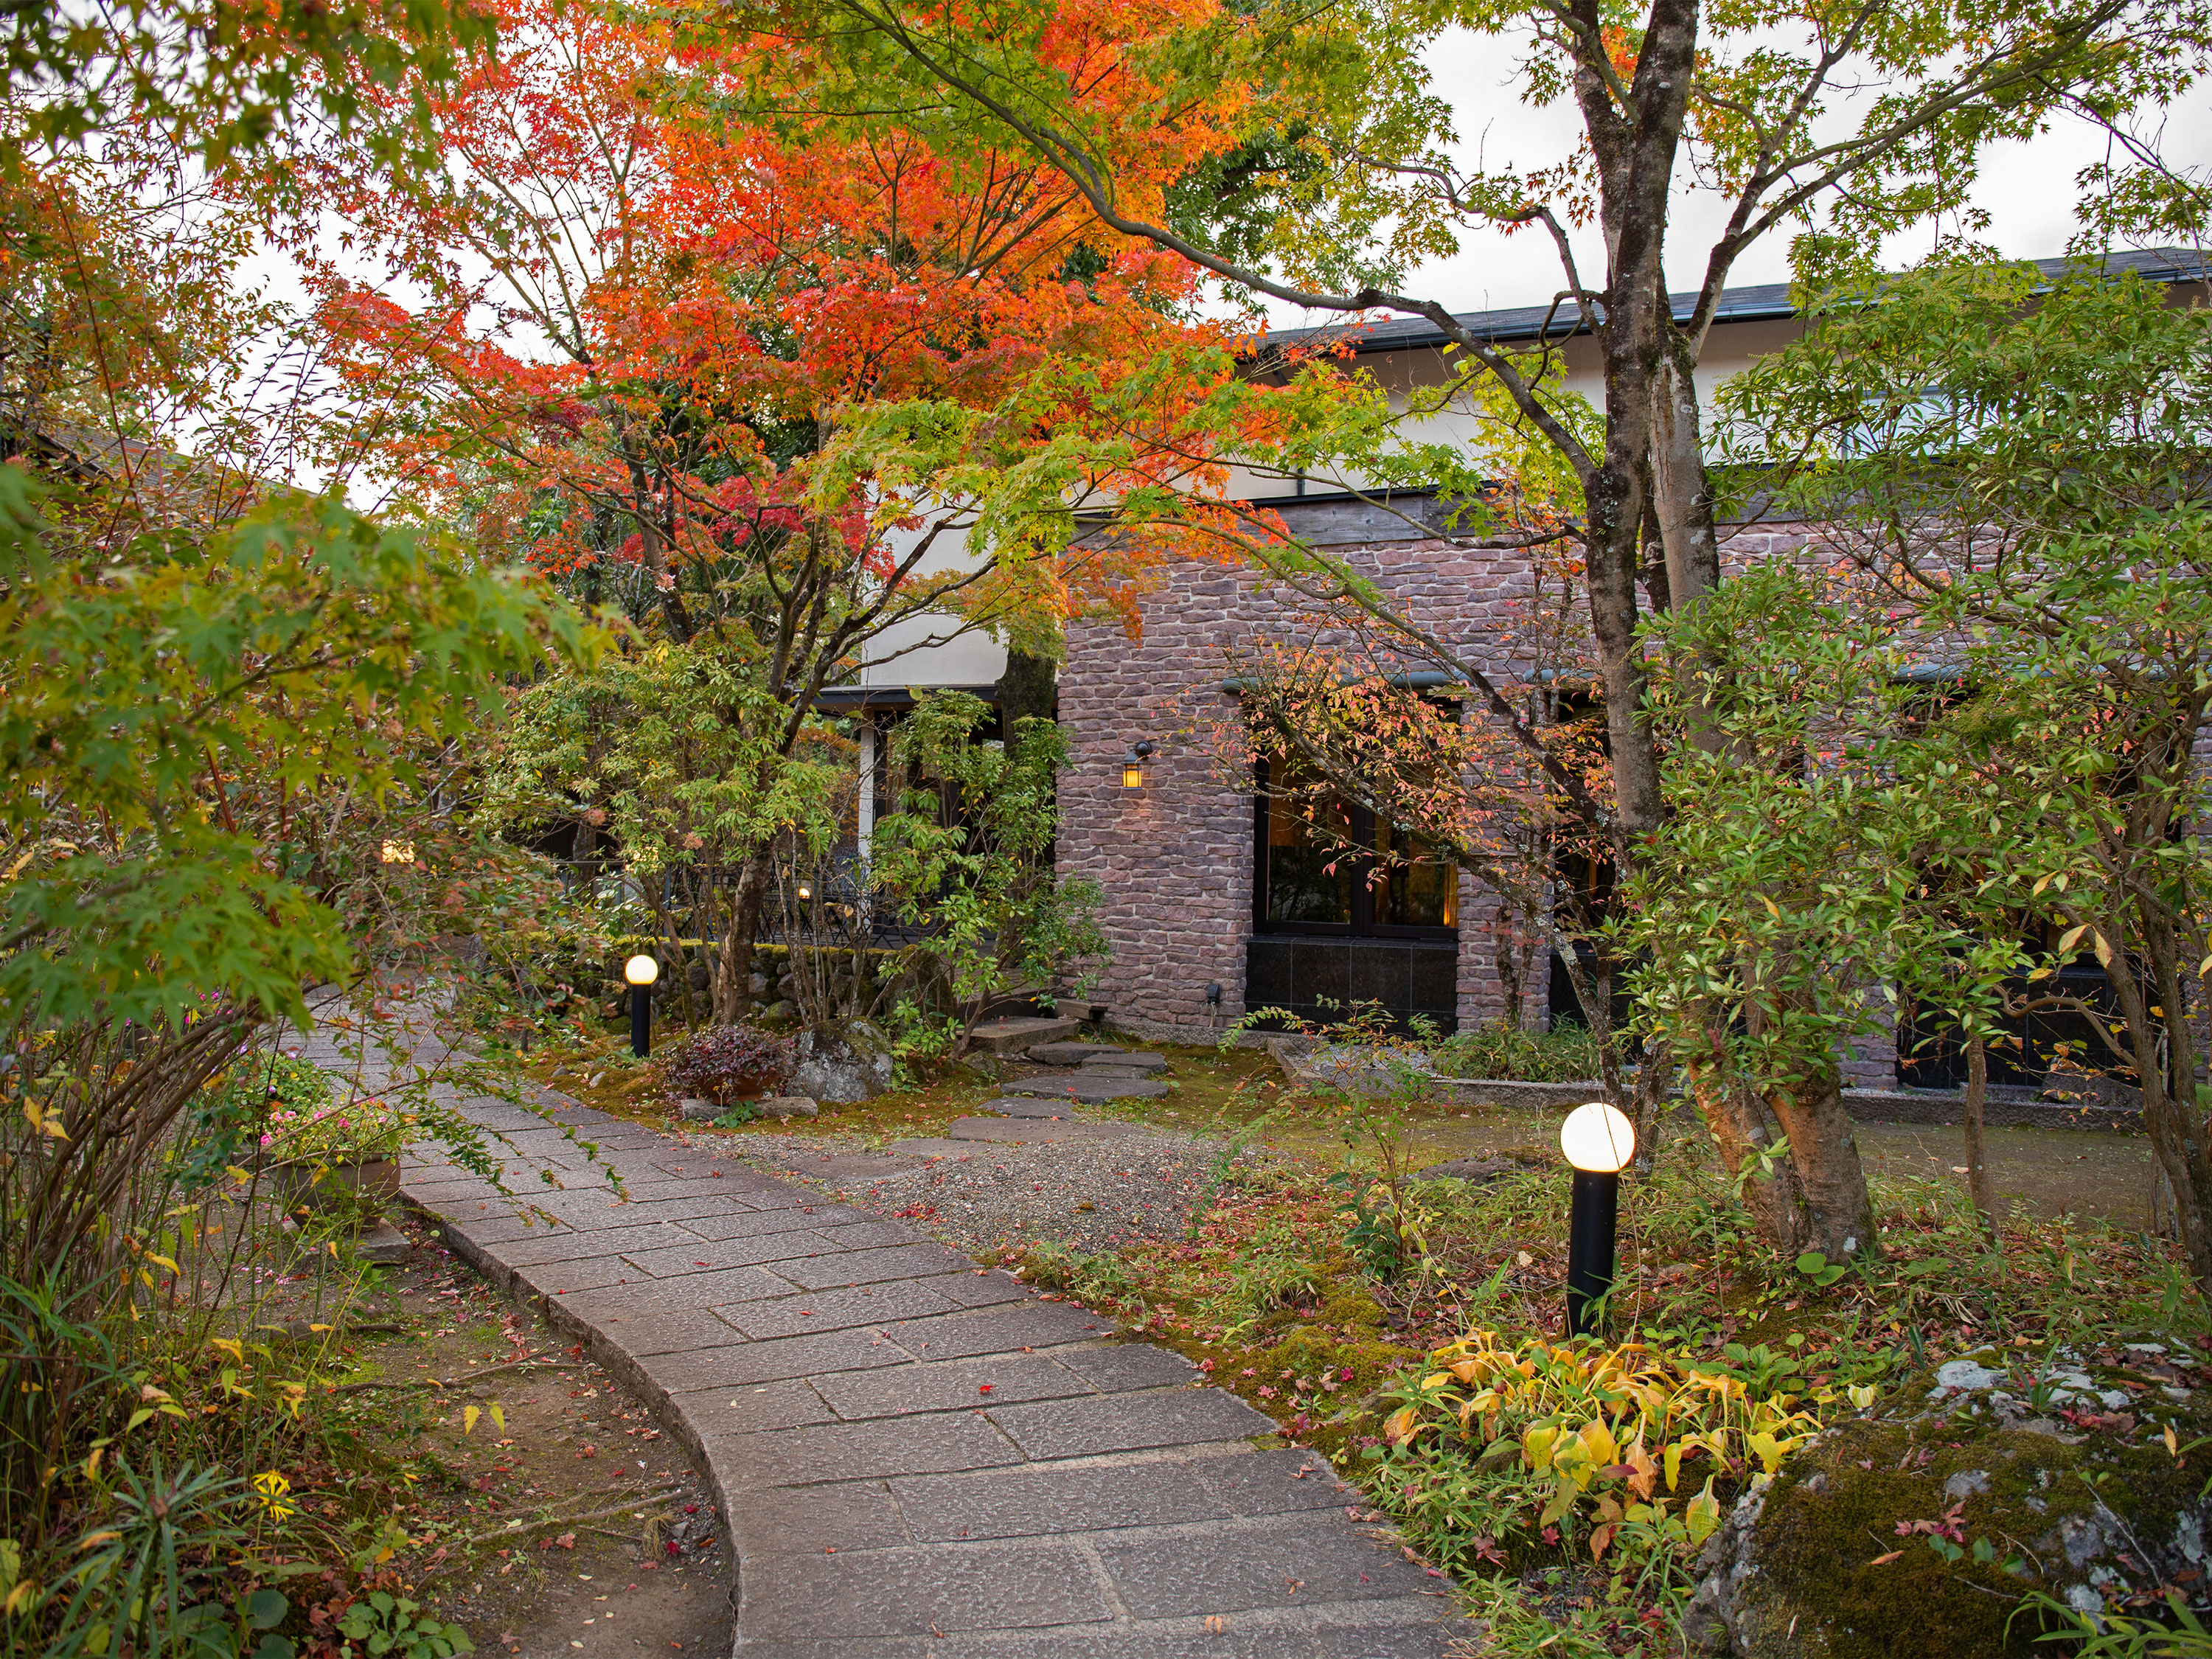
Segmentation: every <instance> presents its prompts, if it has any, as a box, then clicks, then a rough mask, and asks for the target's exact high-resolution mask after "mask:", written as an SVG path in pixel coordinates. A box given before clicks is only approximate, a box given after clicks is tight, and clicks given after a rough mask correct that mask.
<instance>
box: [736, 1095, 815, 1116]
mask: <svg viewBox="0 0 2212 1659" xmlns="http://www.w3.org/2000/svg"><path fill="white" fill-rule="evenodd" d="M750 1105H751V1107H752V1109H753V1110H754V1111H756V1112H757V1113H759V1114H760V1115H762V1116H763V1117H813V1116H815V1115H817V1114H819V1113H820V1111H821V1108H820V1107H819V1106H817V1105H816V1104H815V1103H813V1102H812V1101H811V1100H809V1099H808V1098H807V1097H805V1095H763V1096H762V1097H760V1098H759V1099H758V1100H756V1101H753V1102H750Z"/></svg>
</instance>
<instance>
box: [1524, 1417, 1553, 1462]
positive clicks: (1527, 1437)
mask: <svg viewBox="0 0 2212 1659" xmlns="http://www.w3.org/2000/svg"><path fill="white" fill-rule="evenodd" d="M1558 1438H1559V1430H1558V1429H1556V1428H1554V1427H1553V1426H1552V1425H1550V1424H1548V1423H1540V1424H1538V1425H1536V1426H1535V1427H1534V1428H1532V1429H1530V1430H1529V1431H1528V1432H1527V1433H1525V1434H1523V1435H1522V1437H1521V1455H1522V1456H1523V1457H1525V1458H1527V1459H1528V1467H1529V1468H1531V1469H1534V1471H1535V1472H1536V1473H1537V1474H1542V1473H1543V1472H1544V1471H1545V1470H1546V1469H1548V1468H1551V1467H1552V1443H1553V1441H1554V1440H1556V1439H1558Z"/></svg>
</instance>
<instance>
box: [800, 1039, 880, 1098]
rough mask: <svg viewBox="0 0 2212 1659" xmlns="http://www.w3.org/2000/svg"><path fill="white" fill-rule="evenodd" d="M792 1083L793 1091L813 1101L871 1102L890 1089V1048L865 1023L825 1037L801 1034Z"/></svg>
mask: <svg viewBox="0 0 2212 1659" xmlns="http://www.w3.org/2000/svg"><path fill="white" fill-rule="evenodd" d="M791 1083H792V1087H793V1090H794V1091H796V1092H797V1093H799V1094H803V1095H805V1096H808V1097H811V1098H812V1099H815V1100H827V1101H833V1102H836V1103H839V1104H849V1103H852V1102H854V1101H860V1100H872V1099H873V1098H874V1097H876V1096H878V1095H879V1094H881V1093H882V1092H883V1091H884V1090H886V1089H888V1088H890V1086H891V1051H890V1044H889V1043H887V1042H884V1038H883V1035H882V1033H880V1032H879V1031H878V1030H876V1029H875V1027H873V1026H872V1025H870V1024H868V1023H867V1022H866V1020H857V1019H856V1020H854V1022H853V1023H852V1024H850V1025H848V1026H847V1027H846V1028H845V1029H844V1030H843V1031H842V1032H832V1033H830V1034H829V1035H827V1036H824V1035H823V1034H822V1033H819V1032H816V1031H802V1032H800V1033H799V1068H798V1070H796V1071H795V1072H793V1073H792V1077H791Z"/></svg>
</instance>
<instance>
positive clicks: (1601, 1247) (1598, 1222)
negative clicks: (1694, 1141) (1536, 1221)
mask: <svg viewBox="0 0 2212 1659" xmlns="http://www.w3.org/2000/svg"><path fill="white" fill-rule="evenodd" d="M1559 1150H1560V1151H1561V1152H1565V1154H1566V1156H1567V1162H1568V1163H1570V1164H1573V1165H1574V1168H1575V1184H1574V1205H1573V1207H1572V1208H1571V1210H1570V1211H1569V1212H1568V1214H1567V1334H1568V1335H1569V1336H1595V1334H1597V1328H1598V1311H1599V1310H1600V1309H1601V1307H1602V1306H1603V1305H1604V1303H1605V1298H1606V1297H1607V1295H1608V1294H1610V1293H1611V1291H1612V1290H1613V1232H1614V1228H1615V1226H1616V1225H1617V1224H1618V1223H1619V1221H1620V1171H1621V1170H1622V1169H1623V1167H1624V1166H1626V1164H1627V1163H1628V1160H1629V1159H1630V1158H1634V1157H1635V1156H1636V1126H1635V1125H1634V1124H1633V1123H1631V1122H1630V1121H1628V1119H1627V1118H1626V1116H1624V1115H1622V1114H1621V1113H1620V1112H1618V1111H1616V1110H1614V1109H1613V1108H1612V1107H1610V1106H1608V1105H1607V1104H1606V1103H1605V1102H1603V1101H1601V1100H1593V1101H1591V1102H1590V1103H1589V1104H1588V1105H1586V1106H1577V1107H1576V1108H1575V1109H1574V1110H1573V1111H1571V1112H1569V1113H1568V1114H1567V1121H1565V1122H1564V1123H1562V1124H1561V1125H1560V1126H1559Z"/></svg>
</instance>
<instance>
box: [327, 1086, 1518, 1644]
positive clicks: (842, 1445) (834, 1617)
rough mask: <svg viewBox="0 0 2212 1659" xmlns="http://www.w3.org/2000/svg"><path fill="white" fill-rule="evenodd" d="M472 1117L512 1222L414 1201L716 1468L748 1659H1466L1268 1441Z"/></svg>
mask: <svg viewBox="0 0 2212 1659" xmlns="http://www.w3.org/2000/svg"><path fill="white" fill-rule="evenodd" d="M426 1046H428V1045H427V1044H426ZM309 1052H310V1053H311V1054H313V1052H314V1050H313V1048H312V1047H311V1048H310V1050H309ZM1133 1081H1136V1082H1147V1081H1148V1080H1146V1079H1134V1080H1133ZM1149 1086H1151V1087H1153V1088H1159V1087H1164V1085H1158V1084H1150V1085H1149ZM537 1098H538V1100H539V1101H540V1102H541V1103H544V1102H557V1101H558V1099H559V1097H556V1096H553V1095H551V1094H550V1091H538V1094H537ZM463 1105H464V1109H465V1110H466V1111H467V1112H468V1113H469V1115H471V1117H472V1118H474V1119H476V1120H477V1121H480V1122H483V1123H485V1124H487V1125H492V1124H496V1125H497V1126H498V1127H502V1128H507V1129H511V1130H513V1131H517V1132H519V1133H520V1135H522V1136H528V1137H531V1139H529V1140H528V1142H527V1146H528V1147H529V1150H528V1152H518V1151H516V1150H515V1149H513V1148H512V1147H510V1148H507V1149H506V1150H504V1151H497V1150H495V1156H496V1157H498V1158H500V1159H501V1162H502V1163H505V1164H507V1165H508V1166H509V1175H508V1177H507V1178H508V1180H509V1182H510V1183H511V1184H512V1185H513V1186H514V1188H515V1189H516V1194H517V1196H518V1197H519V1199H520V1200H521V1203H520V1204H518V1203H517V1202H516V1201H515V1200H511V1199H507V1198H505V1197H502V1196H501V1195H500V1194H496V1193H495V1192H494V1191H493V1190H491V1189H489V1188H486V1187H485V1186H484V1185H483V1183H482V1182H477V1181H475V1180H473V1179H471V1178H466V1177H465V1176H462V1175H461V1174H460V1173H459V1172H458V1171H456V1170H453V1169H452V1168H451V1167H450V1166H442V1165H440V1164H435V1163H428V1162H426V1163H424V1164H419V1165H418V1164H410V1167H409V1169H408V1170H407V1173H406V1187H405V1189H404V1191H405V1194H406V1197H407V1199H408V1200H409V1201H410V1202H411V1203H412V1204H414V1205H415V1206H416V1207H417V1208H419V1209H421V1210H422V1211H423V1212H426V1213H427V1214H428V1215H429V1216H430V1217H431V1218H433V1219H434V1220H435V1221H436V1222H438V1223H439V1224H440V1225H441V1227H442V1228H443V1230H444V1231H445V1233H446V1237H447V1239H448V1241H449V1243H451V1245H452V1247H453V1249H454V1250H455V1251H456V1252H457V1253H458V1254H459V1255H461V1256H462V1257H463V1258H464V1259H465V1260H466V1261H469V1262H470V1263H471V1265H472V1266H474V1267H477V1269H478V1270H479V1271H481V1272H483V1273H485V1274H486V1275H487V1276H488V1277H489V1278H490V1279H492V1280H493V1282H495V1283H496V1284H499V1285H503V1286H505V1287H506V1288H507V1290H508V1291H509V1292H510V1293H511V1294H513V1295H516V1296H520V1297H529V1298H531V1299H532V1300H533V1301H535V1302H537V1303H538V1304H540V1305H542V1306H543V1308H544V1310H545V1312H546V1313H547V1315H548V1316H549V1317H550V1318H551V1319H552V1321H553V1322H554V1323H555V1324H556V1328H559V1329H560V1330H561V1331H562V1333H563V1334H564V1335H565V1336H567V1337H568V1340H579V1341H581V1342H583V1343H584V1344H585V1345H586V1347H587V1349H588V1351H589V1352H591V1353H592V1357H593V1358H595V1359H597V1360H598V1361H599V1363H601V1364H605V1365H606V1366H607V1367H608V1369H609V1370H611V1371H612V1372H613V1373H614V1374H615V1375H617V1376H620V1377H621V1378H623V1381H624V1382H625V1383H628V1384H629V1386H630V1387H632V1388H633V1389H635V1390H636V1391H637V1392H638V1393H639V1394H640V1395H641V1397H643V1398H644V1399H646V1400H647V1401H648V1402H649V1403H651V1404H652V1405H653V1408H654V1409H655V1410H656V1412H657V1413H659V1415H660V1416H661V1418H662V1419H663V1421H664V1423H665V1425H666V1426H667V1427H668V1428H669V1429H670V1430H671V1431H672V1432H673V1433H675V1434H676V1435H677V1436H678V1437H680V1438H682V1439H683V1440H684V1442H685V1443H687V1444H688V1445H690V1447H691V1448H692V1449H694V1451H695V1452H696V1453H697V1454H698V1455H700V1456H701V1458H702V1461H703V1462H704V1464H705V1466H706V1468H707V1471H708V1478H709V1480H711V1482H712V1483H713V1485H714V1488H715V1489H716V1493H717V1498H718V1500H719V1506H720V1510H721V1514H722V1517H723V1522H724V1524H725V1526H726V1529H727V1530H726V1536H727V1537H728V1539H729V1541H730V1544H731V1547H732V1551H733V1552H734V1553H735V1554H736V1557H737V1583H736V1586H735V1596H736V1601H737V1607H738V1613H737V1651H736V1656H735V1659H1184V1656H1190V1659H1441V1656H1442V1655H1443V1653H1444V1651H1445V1649H1446V1647H1447V1645H1448V1644H1449V1642H1450V1641H1451V1640H1452V1639H1453V1638H1455V1637H1462V1638H1463V1637H1467V1636H1470V1635H1474V1634H1476V1633H1477V1632H1478V1627H1476V1626H1470V1625H1468V1624H1467V1623H1466V1622H1465V1621H1463V1620H1455V1619H1454V1618H1453V1616H1452V1613H1451V1607H1450V1603H1449V1599H1448V1598H1446V1597H1443V1596H1441V1595H1437V1593H1436V1592H1437V1590H1438V1589H1441V1588H1442V1587H1443V1586H1442V1581H1441V1580H1438V1579H1436V1578H1433V1577H1430V1576H1429V1575H1428V1574H1427V1573H1426V1572H1425V1571H1424V1570H1423V1569H1421V1568H1419V1567H1418V1566H1415V1565H1412V1564H1410V1563H1408V1562H1407V1561H1406V1560H1405V1559H1403V1558H1402V1557H1401V1555H1400V1554H1399V1553H1398V1550H1397V1548H1396V1547H1395V1542H1393V1541H1390V1540H1389V1539H1388V1538H1387V1537H1383V1536H1374V1535H1370V1534H1373V1533H1374V1532H1375V1531H1376V1529H1372V1528H1361V1527H1359V1526H1358V1525H1356V1524H1355V1523H1353V1522H1352V1521H1351V1520H1350V1518H1349V1517H1347V1516H1346V1514H1345V1510H1344V1509H1343V1507H1342V1505H1343V1504H1344V1503H1345V1501H1346V1493H1345V1492H1344V1491H1343V1489H1341V1488H1340V1487H1339V1486H1338V1485H1337V1483H1336V1480H1335V1478H1334V1474H1331V1473H1330V1472H1329V1471H1328V1468H1327V1467H1326V1465H1325V1464H1322V1463H1321V1462H1319V1461H1318V1460H1316V1459H1314V1458H1313V1457H1312V1456H1311V1455H1310V1454H1309V1453H1305V1452H1303V1451H1297V1450H1281V1451H1257V1452H1255V1451H1254V1450H1253V1449H1251V1448H1250V1446H1249V1442H1248V1439H1247V1437H1255V1438H1256V1437H1265V1436H1267V1435H1270V1434H1271V1433H1272V1432H1273V1428H1274V1425H1273V1423H1272V1422H1270V1421H1269V1420H1268V1419H1266V1418H1264V1417H1262V1416H1261V1415H1260V1414H1259V1413H1255V1412H1253V1411H1252V1410H1251V1409H1250V1408H1249V1407H1246V1406H1245V1405H1244V1404H1243V1402H1242V1401H1238V1400H1237V1399H1236V1398H1235V1397H1234V1396H1232V1395H1228V1394H1225V1393H1224V1392H1221V1391H1219V1390H1217V1389H1211V1388H1208V1387H1205V1386H1203V1385H1202V1383H1201V1382H1200V1379H1198V1378H1197V1377H1196V1376H1195V1374H1194V1371H1193V1370H1192V1368H1191V1367H1190V1366H1189V1365H1188V1364H1187V1363H1186V1362H1185V1361H1183V1360H1182V1359H1181V1358H1179V1357H1178V1356H1176V1355H1173V1354H1170V1353H1168V1352H1165V1351H1164V1350H1161V1349H1158V1348H1155V1347H1152V1346H1150V1345H1146V1344H1140V1343H1123V1342H1121V1341H1120V1340H1118V1333H1117V1332H1116V1331H1115V1328H1114V1327H1113V1324H1112V1322H1111V1321H1110V1320H1109V1319H1107V1318H1106V1317H1104V1316H1101V1315H1098V1314H1095V1313H1091V1312H1090V1311H1089V1310H1085V1309H1083V1308H1081V1307H1079V1306H1076V1305H1074V1304H1069V1303H1066V1302H1061V1301H1053V1302H1047V1301H1044V1300H1042V1298H1040V1297H1038V1296H1036V1293H1035V1292H1033V1291H1030V1290H1029V1289H1028V1288H1027V1287H1025V1286H1023V1285H1020V1284H1018V1282H1017V1281H1015V1280H1013V1279H1011V1278H1010V1277H1009V1276H1008V1275H1006V1274H1005V1273H1000V1272H998V1271H995V1270H992V1271H987V1270H984V1269H981V1268H979V1267H976V1265H975V1263H973V1262H970V1261H967V1260H966V1259H965V1258H964V1257H963V1256H961V1255H958V1254H957V1252H954V1251H951V1250H947V1249H944V1248H943V1247H942V1246H940V1245H938V1244H936V1243H933V1242H929V1241H927V1239H925V1238H924V1237H922V1236H921V1234H919V1233H918V1232H916V1231H914V1230H911V1229H907V1228H904V1227H903V1226H901V1225H898V1224H891V1223H885V1222H880V1221H878V1220H875V1219H873V1218H869V1217H867V1216H866V1215H865V1214H864V1213H863V1212H859V1211H857V1210H854V1209H853V1208H851V1207H850V1206H841V1205H837V1204H836V1203H834V1202H833V1201H830V1200H824V1199H823V1198H822V1197H821V1196H820V1195H819V1194H815V1193H812V1192H810V1191H808V1190H806V1189H805V1188H798V1187H794V1186H791V1185H788V1184H787V1183H785V1182H781V1181H779V1180H776V1179H775V1178H774V1177H772V1176H763V1175H759V1174H757V1173H754V1172H751V1171H749V1170H745V1169H744V1168H743V1167H742V1166H739V1165H738V1164H735V1163H734V1162H732V1161H725V1160H721V1159H719V1158H716V1157H715V1155H714V1152H713V1151H712V1149H711V1148H702V1147H700V1146H693V1145H687V1144H684V1143H680V1142H678V1141H674V1140H670V1139H664V1138H662V1137H660V1136H658V1135H653V1134H651V1133H648V1132H646V1131H643V1130H641V1129H639V1128H638V1127H636V1126H633V1125H629V1124H624V1123H621V1122H618V1121H616V1120H614V1119H611V1118H608V1117H605V1116H604V1115H600V1114H599V1113H596V1112H593V1111H592V1110H590V1109H587V1108H583V1107H579V1106H574V1105H573V1104H571V1103H561V1104H560V1105H559V1106H558V1108H557V1109H558V1112H559V1115H560V1116H561V1117H562V1120H563V1121H567V1122H568V1123H569V1124H570V1125H572V1126H574V1127H575V1128H576V1129H577V1131H578V1139H579V1140H589V1141H591V1142H592V1143H593V1144H595V1145H597V1146H599V1148H600V1152H599V1158H601V1159H603V1160H604V1162H603V1164H600V1165H596V1166H593V1165H588V1164H586V1167H584V1168H582V1169H578V1168H572V1167H570V1166H571V1162H572V1161H573V1160H574V1159H575V1158H576V1157H577V1142H575V1141H571V1140H569V1139H568V1138H567V1137H566V1136H562V1135H544V1134H542V1133H540V1131H542V1129H543V1127H544V1120H542V1119H536V1118H532V1117H531V1116H530V1115H529V1114H527V1113H519V1112H517V1111H516V1109H513V1107H511V1106H508V1105H506V1104H505V1103H499V1102H493V1101H483V1102H479V1101H474V1100H471V1101H465V1102H464V1103H463ZM1017 1121H1048V1119H1046V1120H1033V1119H1032V1120H1017ZM943 1144H944V1145H945V1146H949V1147H951V1148H952V1149H953V1152H952V1154H951V1155H955V1156H963V1155H973V1154H975V1152H976V1150H977V1145H976V1144H975V1143H962V1142H958V1141H951V1140H948V1141H946V1142H945V1143H943ZM541 1148H542V1149H543V1150H541ZM982 1155H983V1156H986V1157H987V1156H989V1155H990V1154H989V1152H988V1149H987V1146H985V1147H984V1148H983V1150H982ZM791 1164H792V1165H793V1167H795V1168H797V1169H799V1170H804V1171H805V1172H806V1173H808V1174H815V1173H823V1174H832V1175H835V1176H837V1177H838V1178H841V1179H850V1178H852V1176H854V1174H859V1175H861V1176H863V1177H865V1178H869V1179H873V1178H875V1177H876V1176H878V1175H881V1176H884V1178H887V1179H888V1178H894V1177H896V1176H897V1175H899V1174H902V1173H908V1172H913V1171H918V1170H922V1169H924V1168H926V1167H927V1164H925V1162H924V1161H923V1160H922V1159H921V1158H915V1157H911V1156H906V1157H897V1156H894V1157H888V1158H887V1157H878V1156H875V1155H868V1156H867V1157H866V1158H860V1157H848V1158H832V1159H815V1158H793V1159H792V1160H791ZM855 1165H860V1166H864V1167H860V1168H855V1167H854V1166H855ZM541 1170H551V1171H552V1172H553V1173H554V1174H555V1175H556V1177H557V1179H558V1181H559V1182H560V1183H561V1184H559V1185H558V1186H554V1187H545V1186H542V1185H540V1184H539V1183H538V1180H537V1176H538V1173H539V1171H541ZM610 1172H612V1174H613V1175H614V1176H618V1177H619V1184H620V1190H619V1191H617V1190H615V1189H614V1188H613V1187H612V1186H611V1183H610V1179H609V1177H610ZM531 1203H538V1204H542V1205H543V1206H544V1208H545V1209H546V1210H548V1211H550V1212H551V1213H552V1215H553V1217H554V1218H555V1219H554V1221H553V1222H552V1223H551V1224H550V1225H549V1224H548V1223H547V1222H545V1221H543V1220H538V1221H533V1222H531V1223H529V1224H528V1225H525V1223H524V1222H523V1221H522V1219H521V1218H520V1214H519V1213H518V1212H519V1210H520V1208H521V1207H522V1206H525V1205H527V1204H531ZM670 1230H673V1231H674V1232H675V1233H676V1235H677V1237H670ZM648 1240H651V1241H652V1243H650V1244H649V1246H648V1245H647V1241H648ZM702 1262H703V1263H705V1264H707V1265H705V1266H703V1267H702V1266H701V1265H699V1264H701V1263H702ZM810 1310H811V1311H810ZM817 1320H821V1321H823V1322H825V1323H826V1324H827V1325H829V1327H830V1328H821V1329H815V1328H811V1327H812V1326H813V1325H814V1323H815V1322H816V1321H817ZM985 1389H988V1390H989V1392H988V1393H986V1392H985ZM963 1533H964V1534H966V1535H965V1536H963ZM1208 1618H1218V1619H1219V1620H1222V1622H1223V1626H1224V1629H1223V1630H1222V1631H1221V1632H1219V1633H1212V1632H1208V1631H1207V1630H1206V1625H1205V1621H1206V1619H1208Z"/></svg>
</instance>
